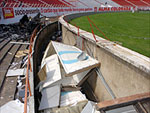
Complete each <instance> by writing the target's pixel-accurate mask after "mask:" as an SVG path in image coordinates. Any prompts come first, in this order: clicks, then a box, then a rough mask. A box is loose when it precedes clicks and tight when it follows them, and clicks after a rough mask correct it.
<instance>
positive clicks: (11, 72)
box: [6, 68, 26, 77]
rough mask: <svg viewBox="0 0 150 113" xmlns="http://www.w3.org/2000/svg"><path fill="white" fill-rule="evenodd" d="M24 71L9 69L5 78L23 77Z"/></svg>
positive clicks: (23, 69)
mask: <svg viewBox="0 0 150 113" xmlns="http://www.w3.org/2000/svg"><path fill="white" fill-rule="evenodd" d="M25 72H26V69H25V68H22V69H9V70H8V72H7V74H6V76H7V77H10V76H20V75H25Z"/></svg>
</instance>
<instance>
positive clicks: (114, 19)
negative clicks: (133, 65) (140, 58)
mask: <svg viewBox="0 0 150 113" xmlns="http://www.w3.org/2000/svg"><path fill="white" fill-rule="evenodd" d="M89 18H90V19H91V20H92V21H93V22H94V23H95V24H96V25H97V26H98V28H99V29H100V30H101V31H102V32H103V33H104V34H105V35H106V36H107V37H108V39H109V40H111V41H117V42H121V43H122V46H124V47H127V48H129V49H131V50H134V51H136V52H138V53H141V54H143V55H145V56H148V57H150V12H147V13H145V12H140V13H137V12H136V13H131V12H119V13H101V14H96V15H90V16H89ZM70 23H72V24H76V25H77V26H79V27H80V28H81V29H84V30H86V31H88V32H91V27H90V24H89V22H88V18H87V16H84V17H80V18H77V19H74V20H72V21H71V22H70ZM92 27H93V30H94V33H95V34H96V35H98V36H101V37H104V36H103V35H102V34H101V33H100V32H99V31H98V30H97V29H96V27H94V25H92Z"/></svg>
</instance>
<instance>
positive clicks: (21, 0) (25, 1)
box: [0, 0, 71, 7]
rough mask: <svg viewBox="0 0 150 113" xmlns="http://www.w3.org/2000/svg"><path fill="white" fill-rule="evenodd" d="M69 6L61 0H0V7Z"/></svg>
mask: <svg viewBox="0 0 150 113" xmlns="http://www.w3.org/2000/svg"><path fill="white" fill-rule="evenodd" d="M3 6H5V7H19V6H21V7H49V6H53V7H69V6H71V4H69V3H68V2H66V1H65V2H61V1H59V0H16V1H15V0H5V2H4V1H2V0H0V7H3Z"/></svg>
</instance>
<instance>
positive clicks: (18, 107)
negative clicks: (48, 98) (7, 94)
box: [0, 99, 29, 113]
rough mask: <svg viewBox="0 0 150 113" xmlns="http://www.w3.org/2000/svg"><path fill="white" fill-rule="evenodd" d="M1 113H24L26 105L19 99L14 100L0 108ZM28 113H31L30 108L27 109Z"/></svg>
mask: <svg viewBox="0 0 150 113" xmlns="http://www.w3.org/2000/svg"><path fill="white" fill-rule="evenodd" d="M0 112H1V113H23V112H24V104H23V103H21V102H20V101H19V100H18V99H17V100H12V101H10V102H8V103H6V104H5V105H3V106H1V107H0ZM27 113H29V107H27Z"/></svg>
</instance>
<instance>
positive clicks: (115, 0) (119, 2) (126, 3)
mask: <svg viewBox="0 0 150 113" xmlns="http://www.w3.org/2000/svg"><path fill="white" fill-rule="evenodd" d="M112 1H114V2H116V3H117V4H119V5H121V6H132V7H133V6H134V5H133V4H131V3H130V2H128V1H125V0H112Z"/></svg>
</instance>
